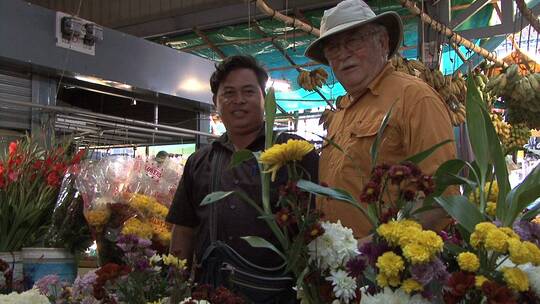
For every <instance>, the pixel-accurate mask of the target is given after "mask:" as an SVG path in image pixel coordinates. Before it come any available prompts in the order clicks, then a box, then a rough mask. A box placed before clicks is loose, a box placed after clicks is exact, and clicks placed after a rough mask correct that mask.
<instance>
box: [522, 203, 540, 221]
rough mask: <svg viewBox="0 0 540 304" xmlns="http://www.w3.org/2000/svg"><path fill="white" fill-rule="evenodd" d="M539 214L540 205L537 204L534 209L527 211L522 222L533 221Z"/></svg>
mask: <svg viewBox="0 0 540 304" xmlns="http://www.w3.org/2000/svg"><path fill="white" fill-rule="evenodd" d="M538 214H540V203H539V204H536V206H534V207H533V208H532V209H530V210H529V211H527V213H525V214H524V215H523V216H522V217H521V220H523V221H528V222H530V221H532V220H533V219H534V218H535V217H536V216H537V215H538Z"/></svg>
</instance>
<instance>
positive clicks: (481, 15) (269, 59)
mask: <svg viewBox="0 0 540 304" xmlns="http://www.w3.org/2000/svg"><path fill="white" fill-rule="evenodd" d="M471 2H472V0H452V6H458V5H463V4H469V3H471ZM369 4H370V6H371V7H372V8H373V10H374V11H375V12H376V13H382V12H385V11H390V10H394V11H397V12H398V13H399V14H400V15H401V16H402V17H404V18H403V21H404V22H403V23H404V42H403V46H404V47H405V50H403V51H402V52H401V53H402V55H403V56H404V57H406V58H416V57H417V50H416V46H417V45H418V34H417V33H418V20H419V18H418V17H410V13H409V12H408V10H407V9H405V8H403V7H401V5H400V4H399V3H398V2H397V1H395V0H372V1H369ZM323 12H324V10H322V9H319V10H312V11H307V12H304V16H305V18H306V19H307V20H309V22H311V24H313V26H315V27H317V28H318V27H320V21H321V17H322V14H323ZM460 13H462V11H461V10H456V11H452V17H456V16H458V15H459V14H460ZM492 15H493V7H492V6H486V7H484V8H483V9H482V10H480V11H479V12H478V13H476V14H475V15H474V16H472V17H471V18H469V19H468V20H467V21H466V22H464V23H463V24H462V25H461V26H460V28H459V29H460V30H465V29H470V28H478V27H483V26H486V25H489V24H490V21H491V19H492ZM258 24H259V26H260V28H261V29H262V30H263V31H264V33H265V35H264V36H266V37H268V36H274V37H275V36H277V35H285V34H286V37H280V38H279V39H278V38H276V39H274V41H275V42H276V43H277V44H279V45H280V46H281V47H282V48H283V49H284V50H285V51H286V52H287V54H288V55H289V56H290V57H291V58H292V60H293V61H294V62H295V63H296V64H298V65H302V64H306V63H308V62H310V60H309V59H307V58H306V57H304V55H303V54H304V51H305V49H306V47H307V46H308V45H309V44H310V43H311V41H313V40H314V39H315V37H314V36H312V35H306V34H305V33H303V32H301V31H299V30H297V29H294V28H292V27H290V26H287V25H285V24H284V23H283V22H280V21H277V20H275V19H270V18H268V19H263V20H259V21H258ZM251 26H253V24H251ZM205 35H207V36H208V39H210V41H212V42H213V43H214V44H215V45H216V46H217V47H219V49H220V50H221V51H223V53H224V54H225V55H234V54H251V55H253V56H254V57H255V58H257V60H259V61H260V62H261V63H262V64H263V65H264V66H265V67H266V68H267V69H268V70H269V71H270V76H271V77H272V79H284V80H287V81H288V82H290V84H291V90H290V91H289V92H277V94H276V95H277V96H276V97H277V99H278V102H279V104H280V106H281V107H283V108H284V109H285V110H287V111H295V110H300V109H309V108H316V107H321V106H325V105H326V103H325V102H324V101H323V100H322V99H321V97H320V96H319V95H318V94H316V93H313V92H306V91H304V90H303V89H301V88H299V87H298V85H297V83H296V78H297V76H298V72H297V71H296V70H295V69H292V68H288V69H285V68H286V67H288V66H290V64H289V62H288V61H287V60H286V59H285V57H284V56H283V55H282V54H281V53H280V52H279V51H278V50H277V49H276V48H275V47H274V46H273V45H272V43H271V41H268V40H266V41H261V38H264V36H263V35H261V34H259V33H258V32H257V31H255V30H253V29H252V28H251V29H250V27H249V25H248V24H247V23H244V24H238V25H233V26H225V27H222V28H219V29H214V30H210V31H205ZM444 39H446V38H443V37H440V39H439V40H440V41H443V42H445V41H446V40H444ZM232 41H236V43H234V44H229V42H232ZM156 42H159V43H164V44H167V45H169V46H171V47H173V48H176V49H179V50H186V49H188V50H189V51H190V52H192V53H194V54H196V55H198V56H201V57H204V58H208V59H210V60H215V61H218V60H220V57H219V56H218V54H216V53H215V52H214V51H213V50H211V49H210V48H208V47H206V46H204V41H203V39H201V38H200V37H198V36H197V35H196V34H194V33H190V34H185V35H181V36H171V37H167V38H165V39H164V38H160V39H159V40H157V41H156ZM201 45H202V48H201V47H200V46H201ZM194 47H196V48H197V49H192V48H194ZM190 49H191V50H190ZM463 52H464V53H466V54H467V55H468V56H470V55H472V54H470V52H467V50H465V49H464V50H463ZM456 57H457V56H455V54H454V51H453V50H446V49H445V50H444V54H443V64H445V66H443V71H446V72H448V71H450V72H451V71H453V69H455V68H456V67H457V66H459V65H460V64H461V60H460V59H459V58H458V59H455V58H456ZM317 67H320V66H309V67H307V69H314V68H317ZM326 69H327V71H328V72H329V75H330V77H329V81H328V85H327V86H325V87H324V88H323V89H322V90H321V92H322V93H323V94H324V96H325V97H326V98H327V99H333V98H335V97H336V96H339V95H343V94H344V89H343V87H342V86H341V85H340V84H339V83H338V82H337V81H335V80H334V78H333V75H332V74H331V73H330V72H331V71H330V70H329V69H328V68H326Z"/></svg>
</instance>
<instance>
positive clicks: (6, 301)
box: [0, 289, 50, 304]
mask: <svg viewBox="0 0 540 304" xmlns="http://www.w3.org/2000/svg"><path fill="white" fill-rule="evenodd" d="M0 303H2V304H26V303H32V304H50V302H49V299H47V297H46V296H44V295H42V294H40V293H39V290H37V289H30V290H27V291H25V292H23V293H16V292H12V293H10V294H8V295H0Z"/></svg>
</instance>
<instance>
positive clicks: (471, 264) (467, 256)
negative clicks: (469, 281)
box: [457, 252, 480, 272]
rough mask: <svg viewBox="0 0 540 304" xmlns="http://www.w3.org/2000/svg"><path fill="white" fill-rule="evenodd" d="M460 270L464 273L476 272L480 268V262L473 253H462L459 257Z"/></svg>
mask: <svg viewBox="0 0 540 304" xmlns="http://www.w3.org/2000/svg"><path fill="white" fill-rule="evenodd" d="M457 262H458V265H459V268H461V270H464V271H469V272H475V271H477V270H478V268H479V267H480V260H479V259H478V257H477V256H476V254H474V253H472V252H462V253H460V254H459V255H458V257H457Z"/></svg>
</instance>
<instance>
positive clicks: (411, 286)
mask: <svg viewBox="0 0 540 304" xmlns="http://www.w3.org/2000/svg"><path fill="white" fill-rule="evenodd" d="M401 289H403V291H405V292H406V293H408V294H410V293H411V292H414V291H422V289H423V287H422V285H421V284H420V283H418V282H417V281H416V280H413V279H406V280H405V281H403V283H402V284H401Z"/></svg>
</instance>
